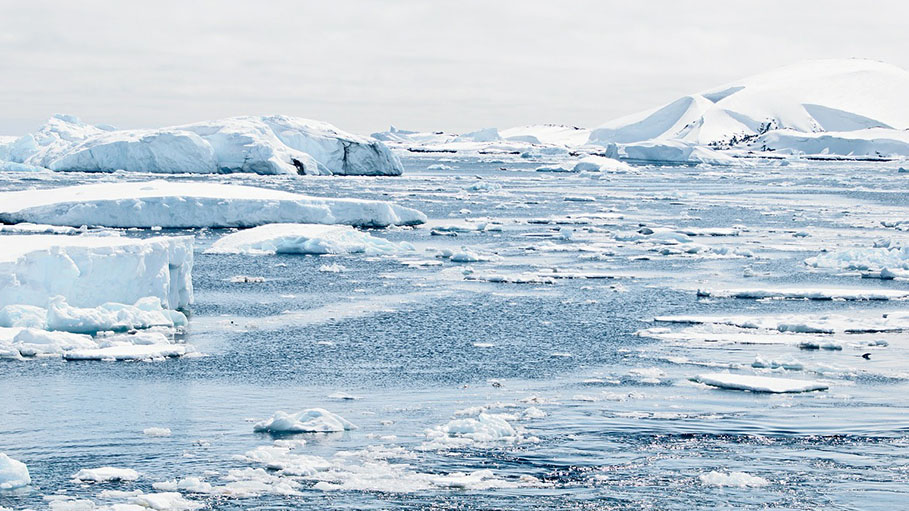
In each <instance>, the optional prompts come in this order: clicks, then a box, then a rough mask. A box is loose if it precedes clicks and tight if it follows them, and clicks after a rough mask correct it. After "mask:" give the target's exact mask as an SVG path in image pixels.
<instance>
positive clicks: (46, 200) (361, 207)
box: [0, 181, 426, 229]
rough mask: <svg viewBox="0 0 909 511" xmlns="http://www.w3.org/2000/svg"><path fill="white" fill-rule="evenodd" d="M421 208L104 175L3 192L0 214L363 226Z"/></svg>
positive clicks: (127, 221)
mask: <svg viewBox="0 0 909 511" xmlns="http://www.w3.org/2000/svg"><path fill="white" fill-rule="evenodd" d="M425 221H426V215H424V214H423V213H420V212H419V211H417V210H414V209H410V208H405V207H402V206H397V205H395V204H391V203H389V202H384V201H374V200H361V199H331V198H321V197H308V196H305V195H300V194H296V193H291V192H285V191H279V190H269V189H265V188H256V187H252V186H237V185H227V184H220V183H206V182H197V183H184V182H169V181H146V182H138V183H134V182H125V183H124V182H121V183H101V184H90V185H78V186H69V187H63V188H56V189H54V191H53V193H48V191H47V190H25V191H17V192H0V222H5V223H18V222H41V223H45V224H52V225H69V226H73V227H79V226H82V225H104V226H107V227H140V228H151V227H156V226H157V227H162V228H165V229H181V228H193V227H255V226H257V225H263V224H272V223H281V222H299V223H304V222H305V223H315V224H343V225H353V226H360V227H387V226H389V225H416V224H421V223H424V222H425Z"/></svg>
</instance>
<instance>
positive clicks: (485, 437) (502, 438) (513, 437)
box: [422, 413, 537, 450]
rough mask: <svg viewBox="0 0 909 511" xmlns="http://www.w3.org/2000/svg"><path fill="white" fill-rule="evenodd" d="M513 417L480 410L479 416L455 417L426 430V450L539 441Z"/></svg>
mask: <svg viewBox="0 0 909 511" xmlns="http://www.w3.org/2000/svg"><path fill="white" fill-rule="evenodd" d="M509 418H510V417H508V416H505V415H501V414H492V413H480V414H479V415H478V416H477V417H476V418H474V417H469V418H464V419H454V420H452V421H449V422H448V423H446V424H443V425H441V426H436V427H434V428H430V429H427V430H426V431H425V434H426V441H425V442H424V443H423V445H422V448H423V449H440V450H446V449H462V448H476V447H488V446H494V445H502V444H516V443H523V442H534V441H537V439H536V437H533V436H530V435H528V434H527V433H526V431H524V428H523V427H521V426H515V425H513V424H511V423H510V422H509V421H508V419H509Z"/></svg>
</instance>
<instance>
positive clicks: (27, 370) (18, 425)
mask: <svg viewBox="0 0 909 511" xmlns="http://www.w3.org/2000/svg"><path fill="white" fill-rule="evenodd" d="M404 163H405V168H406V169H407V172H406V174H405V175H404V176H402V177H398V178H376V177H345V178H339V177H278V176H246V175H243V176H241V175H223V176H190V175H176V176H165V177H162V176H149V175H142V174H134V173H129V174H127V173H116V174H79V173H65V174H64V173H56V174H50V175H46V174H30V173H29V174H26V173H5V174H2V175H0V189H2V190H15V189H23V188H29V187H39V188H52V187H55V186H63V185H69V184H75V183H87V182H99V181H113V180H144V179H149V178H163V179H170V180H181V181H195V180H216V181H219V182H225V183H238V184H249V185H257V186H264V187H270V188H276V189H282V190H290V191H298V192H301V193H306V194H310V195H318V196H332V197H360V198H374V199H383V200H390V201H394V202H396V203H399V204H402V205H405V206H409V207H413V208H416V209H419V210H421V211H423V212H425V213H426V214H427V215H428V217H429V219H430V221H429V223H428V224H427V225H425V226H419V227H416V228H392V229H387V230H374V231H371V233H372V234H373V235H375V236H379V237H384V238H388V239H390V240H393V241H407V242H409V243H411V244H412V245H413V246H414V248H415V250H413V251H403V252H401V253H398V254H393V255H383V256H366V255H363V254H354V255H347V256H307V255H271V256H250V255H215V254H205V253H204V250H205V248H207V247H208V246H210V245H211V243H212V242H213V241H215V240H216V239H218V238H219V237H221V236H223V235H225V234H227V233H228V232H230V231H228V230H216V229H215V230H209V229H198V230H190V231H167V230H163V231H144V230H143V231H123V232H122V233H121V234H122V235H124V236H140V237H146V236H168V235H176V234H191V235H194V236H196V249H195V251H196V253H195V264H194V269H193V283H194V287H195V303H194V304H193V305H192V306H191V308H190V309H189V311H188V315H189V316H190V321H189V325H188V328H187V329H186V331H185V332H184V333H182V334H181V338H182V341H183V342H185V343H186V344H188V345H191V346H192V347H194V348H195V350H196V351H197V352H198V353H200V354H204V356H194V357H184V358H179V359H169V360H166V361H158V362H97V361H85V362H67V361H63V360H60V359H58V358H41V359H36V360H24V361H0V452H5V453H6V454H8V455H9V456H10V457H12V458H15V459H18V460H21V461H23V462H25V463H26V464H27V465H28V467H29V470H30V472H31V477H32V484H31V485H30V486H28V487H26V488H23V489H20V490H15V491H7V492H0V507H3V508H10V509H15V510H19V509H47V508H48V507H51V506H57V507H58V508H59V509H61V510H62V509H91V508H92V507H95V508H99V507H103V506H112V505H116V504H122V503H126V502H129V499H130V498H131V497H130V496H131V495H132V496H134V495H137V494H138V493H137V492H138V491H141V492H144V493H146V494H148V493H156V492H161V491H177V492H179V493H181V494H182V495H183V497H184V498H185V500H186V501H189V502H190V504H189V505H190V506H192V505H194V504H192V503H196V504H195V505H199V506H204V507H206V508H210V509H263V510H264V509H287V508H292V509H419V508H437V509H449V508H451V509H517V508H527V509H536V508H557V509H635V510H637V509H667V510H691V509H862V510H888V511H894V510H898V509H903V508H906V507H909V484H907V483H909V367H907V361H909V337H907V333H906V331H904V330H902V329H900V328H884V327H883V326H882V327H881V328H877V327H876V326H875V325H883V324H884V323H885V322H886V321H885V320H886V319H887V318H892V317H894V315H899V314H900V313H906V312H909V307H907V305H906V302H905V301H903V300H897V299H895V300H853V299H850V293H849V292H855V291H856V290H862V291H881V290H890V291H907V292H909V285H907V281H905V280H900V279H899V278H897V279H893V280H882V279H879V278H862V272H861V271H860V270H856V269H854V268H853V269H849V268H816V267H814V266H812V265H810V264H806V262H805V260H806V259H809V258H812V257H814V256H817V255H818V254H820V253H824V251H835V250H841V249H846V248H854V247H872V246H873V245H874V243H875V242H876V241H879V240H882V239H888V240H891V241H892V243H894V244H900V243H904V242H905V241H906V240H909V233H907V232H906V231H905V230H903V228H906V229H909V222H907V223H904V224H901V223H900V222H901V221H909V193H907V192H909V175H907V174H899V173H898V172H897V170H896V166H894V165H893V164H887V163H843V162H841V163H826V162H795V163H793V164H792V165H788V166H780V165H779V164H778V163H776V162H773V161H755V162H753V165H751V166H748V167H741V168H740V167H735V168H724V167H709V166H701V167H687V166H665V167H664V166H640V167H635V168H634V170H633V171H631V172H627V173H610V174H601V173H581V174H574V173H543V172H536V171H535V169H536V168H537V167H538V166H540V163H539V162H530V161H526V160H523V159H521V158H518V157H515V156H510V155H506V156H495V155H485V156H472V157H467V156H464V157H461V156H458V155H451V154H442V155H431V154H430V155H413V156H409V157H407V158H405V160H404ZM430 167H431V168H432V169H433V170H429V168H430ZM0 243H3V238H2V233H0ZM904 246H905V245H904ZM455 255H460V256H462V257H455ZM456 261H459V262H456ZM239 275H245V276H252V277H262V278H264V280H263V279H258V278H256V279H249V280H251V281H250V282H233V281H232V280H231V277H234V276H239ZM867 276H868V275H866V277H867ZM123 285H125V286H126V285H129V282H124V283H123ZM818 289H820V290H822V291H823V292H822V293H821V294H820V295H819V294H818V293H817V292H816V291H815V292H807V291H808V290H818ZM729 290H737V291H738V293H737V294H736V293H730V292H727V291H729ZM743 290H744V292H742V291H743ZM844 290H845V291H844ZM757 291H760V292H757ZM824 293H828V294H824ZM828 295H829V296H828ZM735 296H739V297H735ZM810 298H814V299H810ZM817 298H821V299H817ZM670 320H671V321H670ZM825 325H826V326H825ZM831 325H833V326H831ZM849 325H859V326H858V327H856V328H849ZM863 355H865V356H863ZM718 373H719V374H723V373H730V374H733V375H757V376H764V377H770V378H785V379H795V380H808V381H811V382H815V383H818V384H820V385H822V386H823V387H825V390H817V391H811V392H794V393H767V392H758V391H756V390H759V389H751V390H747V389H745V390H743V389H733V388H728V387H730V386H728V385H727V386H725V388H724V386H723V385H720V386H717V385H707V384H705V383H703V381H705V380H706V379H705V378H699V376H704V375H715V374H718ZM308 408H324V409H326V410H329V411H330V412H333V413H335V414H338V415H340V416H341V417H344V418H345V419H347V420H348V421H350V422H352V423H353V424H355V425H356V429H353V430H350V431H346V432H344V433H331V434H324V433H323V434H298V435H282V436H273V435H271V434H267V433H257V432H254V430H253V426H254V424H255V423H256V422H257V421H260V420H263V419H266V418H268V417H270V416H272V414H273V413H274V412H276V411H278V410H283V411H286V412H296V411H299V410H303V409H308ZM147 428H168V429H169V430H170V434H169V435H166V436H152V435H149V434H145V433H143V431H144V430H146V429H147ZM296 440H305V443H304V442H296ZM263 453H269V454H268V456H264V455H263ZM266 457H267V458H268V459H267V460H266V459H265V458H266ZM102 466H113V467H119V468H131V469H134V470H136V471H138V473H139V477H138V479H136V480H134V481H110V482H101V483H94V484H86V483H81V482H78V481H74V480H73V475H74V474H75V473H76V472H78V471H79V470H80V469H83V468H97V467H102ZM280 468H284V470H278V469H280ZM206 484H207V485H210V486H206ZM211 488H213V489H211ZM218 488H222V489H221V490H219V489H218ZM184 505H185V504H184ZM67 506H68V507H67Z"/></svg>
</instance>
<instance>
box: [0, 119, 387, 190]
mask: <svg viewBox="0 0 909 511" xmlns="http://www.w3.org/2000/svg"><path fill="white" fill-rule="evenodd" d="M0 160H8V161H11V162H13V163H18V164H23V165H27V166H31V167H44V168H48V169H51V170H59V171H86V172H111V171H115V170H127V171H137V172H156V173H206V174H210V173H225V172H252V173H257V174H340V175H400V174H401V172H402V170H403V167H402V166H401V162H400V161H399V160H398V158H397V157H396V156H395V155H394V154H392V153H391V151H389V150H388V148H387V147H385V145H384V144H382V143H381V142H379V141H378V140H375V139H372V138H369V137H361V136H357V135H353V134H350V133H346V132H344V131H341V130H339V129H338V128H336V127H334V126H332V125H331V124H328V123H324V122H320V121H313V120H309V119H302V118H299V117H288V116H284V115H273V116H266V117H231V118H228V119H221V120H216V121H206V122H200V123H195V124H186V125H183V126H173V127H166V128H157V129H144V130H116V129H113V128H111V127H109V126H105V125H99V126H93V125H91V124H87V123H84V122H82V121H80V120H79V119H78V118H76V117H74V116H70V115H55V116H54V117H52V118H51V119H50V120H49V121H48V122H47V123H46V124H45V125H44V126H42V127H41V128H40V129H39V130H38V131H37V132H35V133H31V134H28V135H25V136H23V137H21V138H19V139H17V140H15V141H6V143H4V144H3V150H2V152H0Z"/></svg>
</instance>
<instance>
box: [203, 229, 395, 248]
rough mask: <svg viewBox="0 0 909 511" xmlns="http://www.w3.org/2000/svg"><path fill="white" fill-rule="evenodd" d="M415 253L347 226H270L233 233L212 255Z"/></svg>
mask: <svg viewBox="0 0 909 511" xmlns="http://www.w3.org/2000/svg"><path fill="white" fill-rule="evenodd" d="M406 250H413V246H412V245H410V244H409V243H393V242H391V241H388V240H385V239H383V238H379V237H376V236H373V235H371V234H369V233H368V232H362V231H358V230H356V229H354V228H353V227H350V226H347V225H321V224H267V225H262V226H259V227H254V228H252V229H246V230H242V231H239V232H236V233H234V234H229V235H227V236H224V237H223V238H221V239H219V240H218V241H216V242H215V243H214V244H212V246H211V248H209V249H208V250H206V253H210V254H254V255H255V254H260V255H261V254H366V255H381V254H394V253H398V252H401V251H406Z"/></svg>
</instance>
